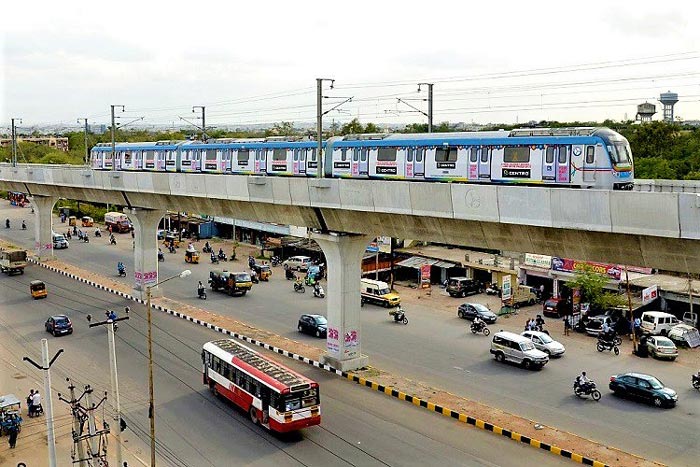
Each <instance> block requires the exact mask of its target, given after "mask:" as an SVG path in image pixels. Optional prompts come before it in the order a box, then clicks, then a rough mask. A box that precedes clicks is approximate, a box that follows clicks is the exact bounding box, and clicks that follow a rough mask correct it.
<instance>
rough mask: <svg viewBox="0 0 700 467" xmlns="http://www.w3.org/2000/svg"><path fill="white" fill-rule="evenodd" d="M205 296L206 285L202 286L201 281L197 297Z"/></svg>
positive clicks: (198, 285) (198, 284)
mask: <svg viewBox="0 0 700 467" xmlns="http://www.w3.org/2000/svg"><path fill="white" fill-rule="evenodd" d="M203 295H204V284H202V281H199V283H197V296H198V297H201V296H203Z"/></svg>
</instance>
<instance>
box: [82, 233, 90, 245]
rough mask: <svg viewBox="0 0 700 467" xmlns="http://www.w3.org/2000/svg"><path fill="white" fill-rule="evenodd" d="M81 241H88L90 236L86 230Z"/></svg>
mask: <svg viewBox="0 0 700 467" xmlns="http://www.w3.org/2000/svg"><path fill="white" fill-rule="evenodd" d="M83 241H84V242H85V243H90V237H89V236H88V233H87V232H85V233H84V234H83Z"/></svg>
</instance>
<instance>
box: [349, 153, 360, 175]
mask: <svg viewBox="0 0 700 467" xmlns="http://www.w3.org/2000/svg"><path fill="white" fill-rule="evenodd" d="M349 152H350V154H351V155H352V157H349V159H350V176H351V177H353V178H357V177H359V175H360V148H354V149H350V150H349Z"/></svg>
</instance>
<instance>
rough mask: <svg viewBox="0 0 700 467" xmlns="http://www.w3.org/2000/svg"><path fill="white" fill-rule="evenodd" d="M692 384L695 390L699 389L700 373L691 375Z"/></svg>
mask: <svg viewBox="0 0 700 467" xmlns="http://www.w3.org/2000/svg"><path fill="white" fill-rule="evenodd" d="M692 383H693V387H694V388H695V389H700V371H699V372H697V373H696V374H694V375H693V378H692Z"/></svg>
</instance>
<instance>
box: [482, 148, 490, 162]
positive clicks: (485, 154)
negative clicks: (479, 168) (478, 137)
mask: <svg viewBox="0 0 700 467" xmlns="http://www.w3.org/2000/svg"><path fill="white" fill-rule="evenodd" d="M488 161H489V148H481V162H482V163H484V164H485V163H487V162H488Z"/></svg>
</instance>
